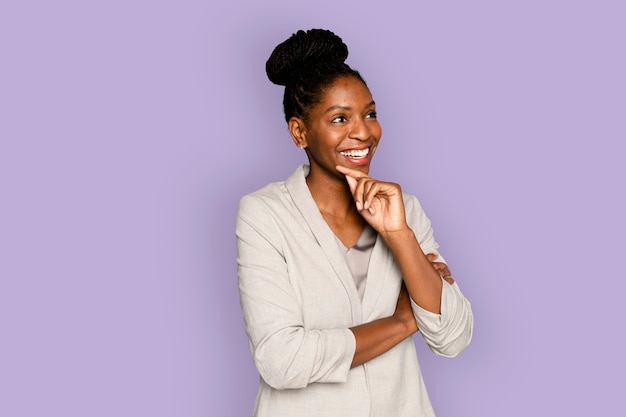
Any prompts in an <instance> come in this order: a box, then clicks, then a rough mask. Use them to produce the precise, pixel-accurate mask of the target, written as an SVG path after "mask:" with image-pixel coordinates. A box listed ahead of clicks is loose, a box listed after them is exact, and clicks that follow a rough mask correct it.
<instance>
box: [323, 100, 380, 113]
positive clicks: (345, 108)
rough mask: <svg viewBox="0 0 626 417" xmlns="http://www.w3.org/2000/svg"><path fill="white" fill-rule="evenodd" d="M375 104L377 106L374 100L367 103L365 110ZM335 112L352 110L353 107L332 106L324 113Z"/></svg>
mask: <svg viewBox="0 0 626 417" xmlns="http://www.w3.org/2000/svg"><path fill="white" fill-rule="evenodd" d="M375 104H376V102H375V101H374V100H372V101H370V102H369V103H367V105H366V106H365V107H364V108H367V107H371V106H373V105H375ZM335 110H352V107H348V106H331V107H329V108H327V109H326V111H325V112H324V113H330V112H332V111H335Z"/></svg>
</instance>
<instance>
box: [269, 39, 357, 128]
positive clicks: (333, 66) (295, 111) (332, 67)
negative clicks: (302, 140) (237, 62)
mask: <svg viewBox="0 0 626 417" xmlns="http://www.w3.org/2000/svg"><path fill="white" fill-rule="evenodd" d="M347 57H348V47H347V46H346V44H345V43H343V41H342V40H341V38H340V37H339V36H337V35H335V34H334V33H333V32H331V31H329V30H324V29H311V30H308V31H306V32H305V31H303V30H299V31H298V32H297V33H294V34H293V35H291V37H290V38H289V39H287V40H286V41H284V42H283V43H281V44H279V45H278V46H277V47H276V48H274V51H273V52H272V54H271V55H270V57H269V59H268V60H267V62H266V64H265V71H266V73H267V77H268V78H269V79H270V81H271V82H273V83H274V84H278V85H284V86H285V94H284V96H283V109H284V112H285V120H286V121H287V122H289V119H291V118H292V117H294V116H295V117H299V118H301V119H303V120H305V121H306V120H307V117H308V115H309V111H310V109H311V107H312V106H314V105H315V104H317V103H319V102H320V99H321V96H322V94H323V93H324V92H325V91H326V89H327V88H328V87H330V85H331V84H332V83H333V82H335V80H337V79H338V78H340V77H343V76H352V77H355V78H357V79H358V80H360V81H361V82H363V84H365V80H364V79H363V77H361V74H359V72H358V71H356V70H354V69H352V68H350V67H349V66H348V65H347V64H345V63H344V61H345V60H346V58H347ZM365 85H367V84H365Z"/></svg>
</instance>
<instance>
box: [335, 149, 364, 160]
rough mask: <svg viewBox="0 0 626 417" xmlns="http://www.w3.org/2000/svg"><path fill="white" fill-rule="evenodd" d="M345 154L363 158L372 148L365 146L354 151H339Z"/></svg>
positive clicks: (349, 156) (350, 156)
mask: <svg viewBox="0 0 626 417" xmlns="http://www.w3.org/2000/svg"><path fill="white" fill-rule="evenodd" d="M339 153H340V154H342V155H343V156H347V157H348V158H363V157H365V156H367V154H369V153H370V148H365V149H361V150H353V151H343V152H339Z"/></svg>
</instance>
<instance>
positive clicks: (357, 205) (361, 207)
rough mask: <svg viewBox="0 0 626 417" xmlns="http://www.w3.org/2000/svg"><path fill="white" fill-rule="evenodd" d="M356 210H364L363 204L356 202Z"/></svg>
mask: <svg viewBox="0 0 626 417" xmlns="http://www.w3.org/2000/svg"><path fill="white" fill-rule="evenodd" d="M356 209H357V210H359V211H361V210H363V205H362V204H361V202H360V201H357V202H356Z"/></svg>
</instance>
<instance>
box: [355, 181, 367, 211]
mask: <svg viewBox="0 0 626 417" xmlns="http://www.w3.org/2000/svg"><path fill="white" fill-rule="evenodd" d="M370 181H371V178H369V177H367V176H365V177H361V179H359V180H358V181H357V184H356V188H355V190H354V200H355V201H356V206H357V209H359V211H361V210H365V209H367V207H366V206H365V205H364V202H365V192H366V189H367V188H366V187H367V184H368V183H369V182H370Z"/></svg>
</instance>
